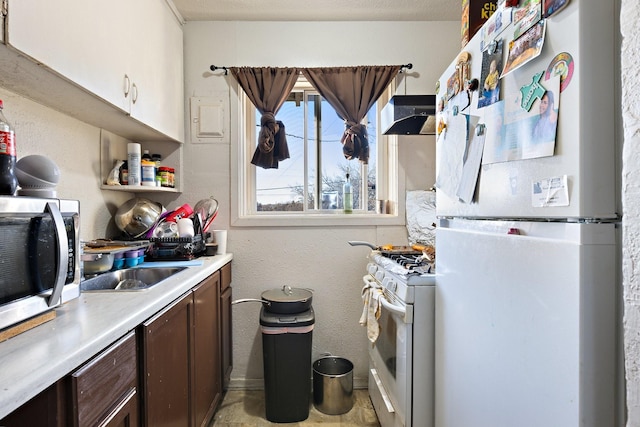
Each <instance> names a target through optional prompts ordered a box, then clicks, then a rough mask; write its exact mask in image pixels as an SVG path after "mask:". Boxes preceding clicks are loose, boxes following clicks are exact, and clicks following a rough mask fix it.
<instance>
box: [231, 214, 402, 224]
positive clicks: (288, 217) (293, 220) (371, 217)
mask: <svg viewBox="0 0 640 427" xmlns="http://www.w3.org/2000/svg"><path fill="white" fill-rule="evenodd" d="M404 224H405V220H404V215H403V216H399V215H387V214H376V213H370V214H352V215H348V214H301V215H292V214H277V215H273V214H264V215H252V216H245V217H238V218H234V219H233V221H232V224H231V225H232V226H234V227H361V226H376V225H404Z"/></svg>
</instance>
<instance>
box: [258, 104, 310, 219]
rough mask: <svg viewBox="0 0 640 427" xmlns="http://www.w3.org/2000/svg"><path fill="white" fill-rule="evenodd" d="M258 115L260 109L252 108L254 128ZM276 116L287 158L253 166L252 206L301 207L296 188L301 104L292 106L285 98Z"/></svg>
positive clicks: (273, 208) (300, 168)
mask: <svg viewBox="0 0 640 427" xmlns="http://www.w3.org/2000/svg"><path fill="white" fill-rule="evenodd" d="M260 116H261V115H260V112H258V111H256V123H257V124H258V129H259V124H260ZM277 120H279V121H282V122H283V123H284V125H285V131H286V132H285V133H286V135H287V145H288V146H289V155H290V158H289V159H287V160H285V161H282V162H280V164H279V167H278V169H263V168H261V167H256V202H257V206H256V209H257V210H258V211H301V210H302V206H303V205H302V203H303V194H302V192H301V190H300V189H301V188H302V185H303V183H304V139H303V123H304V111H303V108H302V106H300V107H296V103H295V102H293V101H286V102H285V103H284V105H283V106H282V108H281V109H280V110H279V111H278V114H277ZM257 133H258V131H256V134H257ZM256 138H257V136H256ZM256 146H257V141H256Z"/></svg>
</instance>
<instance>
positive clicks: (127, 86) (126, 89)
mask: <svg viewBox="0 0 640 427" xmlns="http://www.w3.org/2000/svg"><path fill="white" fill-rule="evenodd" d="M130 91H131V80H130V79H129V76H128V75H127V74H125V75H124V97H125V98H126V97H127V96H129V92H130Z"/></svg>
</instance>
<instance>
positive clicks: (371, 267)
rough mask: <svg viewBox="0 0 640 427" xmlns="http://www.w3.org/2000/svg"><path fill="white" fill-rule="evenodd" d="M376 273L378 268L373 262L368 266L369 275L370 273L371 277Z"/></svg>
mask: <svg viewBox="0 0 640 427" xmlns="http://www.w3.org/2000/svg"><path fill="white" fill-rule="evenodd" d="M376 271H378V266H377V265H376V264H374V263H372V262H370V263H369V264H367V273H369V274H370V275H372V276H373V275H375V274H376Z"/></svg>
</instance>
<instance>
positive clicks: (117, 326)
mask: <svg viewBox="0 0 640 427" xmlns="http://www.w3.org/2000/svg"><path fill="white" fill-rule="evenodd" d="M232 258H233V256H232V255H231V254H225V255H216V256H213V257H201V258H198V259H199V260H202V261H203V265H202V266H192V267H188V268H186V269H185V270H184V271H181V272H179V273H177V274H175V275H173V276H171V277H169V278H167V279H166V280H164V281H163V282H162V283H159V284H158V285H155V286H153V287H152V288H149V289H147V290H144V291H139V292H83V293H81V294H80V297H79V298H76V299H74V300H72V301H69V302H68V303H66V304H64V305H62V306H61V307H58V308H57V309H56V317H55V319H53V320H51V321H48V322H46V323H44V324H42V325H40V326H37V327H35V328H33V329H31V330H29V331H26V332H23V333H22V334H20V335H17V336H15V337H13V338H10V339H8V340H7V341H4V342H2V343H0V367H1V368H0V419H2V418H4V417H5V416H6V415H8V414H10V413H11V412H13V411H14V410H15V409H16V408H18V407H20V406H21V405H22V404H24V403H26V402H27V401H28V400H29V399H31V398H32V397H34V396H36V395H37V394H38V393H40V392H41V391H43V390H45V389H46V388H47V387H49V386H50V385H52V384H54V383H55V382H56V381H57V380H59V379H60V378H63V377H64V376H66V375H67V374H69V373H71V372H73V371H75V370H76V369H77V368H78V367H79V366H81V365H82V364H84V363H85V362H86V361H88V360H89V359H91V358H92V357H93V356H94V355H96V354H97V353H100V352H101V351H102V350H104V349H105V348H107V347H108V346H109V345H111V344H112V343H114V342H115V341H117V340H118V339H119V338H121V337H122V336H124V335H125V334H127V333H128V332H129V331H131V330H133V329H134V328H136V327H137V326H138V325H139V324H141V323H143V322H144V321H145V320H147V319H149V318H150V317H152V316H153V315H154V314H155V313H157V312H159V311H160V310H162V309H163V308H164V307H166V306H167V305H169V304H170V303H171V302H172V301H174V300H176V299H177V298H179V297H180V296H182V295H184V294H185V293H186V292H188V291H189V290H190V289H191V288H193V287H194V286H195V285H197V284H198V283H200V282H201V281H202V280H204V279H205V278H207V277H208V276H210V275H211V274H212V273H214V272H215V271H217V270H219V269H220V268H222V267H223V266H224V265H225V264H227V263H228V262H230V261H231V260H232Z"/></svg>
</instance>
